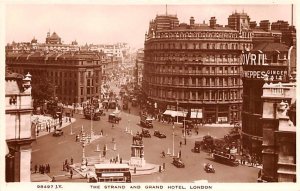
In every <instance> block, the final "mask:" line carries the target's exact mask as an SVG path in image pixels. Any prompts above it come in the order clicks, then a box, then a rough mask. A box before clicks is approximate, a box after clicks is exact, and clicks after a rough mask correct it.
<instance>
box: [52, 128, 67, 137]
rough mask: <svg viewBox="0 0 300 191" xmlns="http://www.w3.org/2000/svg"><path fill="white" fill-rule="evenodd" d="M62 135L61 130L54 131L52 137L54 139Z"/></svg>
mask: <svg viewBox="0 0 300 191" xmlns="http://www.w3.org/2000/svg"><path fill="white" fill-rule="evenodd" d="M63 134H64V132H63V130H62V129H56V130H55V131H54V133H53V136H54V137H59V136H62V135H63Z"/></svg>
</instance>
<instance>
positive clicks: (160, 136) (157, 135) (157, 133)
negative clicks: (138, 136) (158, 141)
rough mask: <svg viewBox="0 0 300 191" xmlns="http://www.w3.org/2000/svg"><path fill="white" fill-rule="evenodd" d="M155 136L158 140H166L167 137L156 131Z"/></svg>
mask: <svg viewBox="0 0 300 191" xmlns="http://www.w3.org/2000/svg"><path fill="white" fill-rule="evenodd" d="M154 136H155V137H158V138H166V137H167V136H166V135H165V134H163V133H161V132H159V131H154Z"/></svg>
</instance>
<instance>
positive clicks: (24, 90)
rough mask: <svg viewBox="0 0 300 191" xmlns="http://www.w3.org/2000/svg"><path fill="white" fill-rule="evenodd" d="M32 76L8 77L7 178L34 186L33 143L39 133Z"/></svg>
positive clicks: (6, 114)
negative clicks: (33, 122)
mask: <svg viewBox="0 0 300 191" xmlns="http://www.w3.org/2000/svg"><path fill="white" fill-rule="evenodd" d="M30 81H31V75H29V74H28V75H26V76H25V78H24V77H23V76H22V75H20V74H17V73H10V72H6V75H5V120H6V124H5V126H6V128H5V129H6V144H7V147H8V153H6V156H5V159H6V161H5V162H6V164H5V167H6V169H5V170H6V171H5V172H6V174H5V178H6V181H7V182H30V176H31V171H30V165H31V164H30V161H31V143H32V142H33V141H34V140H35V129H34V127H32V125H31V113H32V98H31V84H30Z"/></svg>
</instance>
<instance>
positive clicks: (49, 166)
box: [48, 164, 50, 173]
mask: <svg viewBox="0 0 300 191" xmlns="http://www.w3.org/2000/svg"><path fill="white" fill-rule="evenodd" d="M48 173H50V164H48Z"/></svg>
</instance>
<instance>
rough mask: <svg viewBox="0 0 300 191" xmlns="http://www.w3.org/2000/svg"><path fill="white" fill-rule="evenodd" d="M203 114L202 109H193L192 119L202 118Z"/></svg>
mask: <svg viewBox="0 0 300 191" xmlns="http://www.w3.org/2000/svg"><path fill="white" fill-rule="evenodd" d="M202 117H203V114H202V109H199V110H192V111H191V117H190V118H191V119H202Z"/></svg>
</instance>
